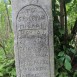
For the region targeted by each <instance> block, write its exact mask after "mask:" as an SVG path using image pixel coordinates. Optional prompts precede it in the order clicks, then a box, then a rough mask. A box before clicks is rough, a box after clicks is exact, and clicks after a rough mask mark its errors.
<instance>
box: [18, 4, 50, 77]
mask: <svg viewBox="0 0 77 77" xmlns="http://www.w3.org/2000/svg"><path fill="white" fill-rule="evenodd" d="M48 37H49V36H48V18H47V14H46V12H45V11H44V9H43V8H42V7H40V6H37V5H27V6H25V7H23V8H22V9H21V10H20V11H19V12H18V15H17V42H18V53H19V63H20V64H19V65H20V72H21V71H22V72H21V75H20V76H21V77H50V76H49V50H48Z"/></svg>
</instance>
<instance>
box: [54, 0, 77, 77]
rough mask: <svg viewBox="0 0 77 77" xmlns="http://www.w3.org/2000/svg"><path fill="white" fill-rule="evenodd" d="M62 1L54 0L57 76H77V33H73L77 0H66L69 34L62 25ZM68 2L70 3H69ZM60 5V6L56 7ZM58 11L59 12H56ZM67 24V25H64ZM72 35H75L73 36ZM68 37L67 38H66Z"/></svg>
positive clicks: (76, 15)
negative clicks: (76, 35) (76, 37)
mask: <svg viewBox="0 0 77 77" xmlns="http://www.w3.org/2000/svg"><path fill="white" fill-rule="evenodd" d="M60 1H61V0H55V1H54V0H53V3H54V4H53V17H54V21H53V22H54V23H53V25H54V50H55V72H56V77H77V68H76V67H77V62H76V61H77V60H76V59H77V50H76V41H75V35H73V34H71V30H72V28H73V26H74V22H75V19H76V18H77V11H76V8H77V0H65V3H66V5H65V6H66V12H67V22H68V23H67V25H68V28H67V30H68V34H67V36H65V33H66V32H65V28H61V25H60V16H61V15H60V10H59V9H60V4H59V3H60ZM67 3H68V4H67ZM56 5H58V6H59V7H56ZM56 13H57V14H56ZM64 26H65V25H64ZM72 36H74V37H73V38H72ZM66 37H67V39H66ZM70 38H71V39H70Z"/></svg>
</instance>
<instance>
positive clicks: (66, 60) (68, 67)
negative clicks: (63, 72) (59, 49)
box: [64, 59, 72, 71]
mask: <svg viewBox="0 0 77 77" xmlns="http://www.w3.org/2000/svg"><path fill="white" fill-rule="evenodd" d="M64 66H65V68H66V69H67V70H68V71H70V70H71V68H72V66H71V62H70V61H69V60H68V59H65V62H64Z"/></svg>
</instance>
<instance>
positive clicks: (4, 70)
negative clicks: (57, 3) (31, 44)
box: [0, 0, 16, 77]
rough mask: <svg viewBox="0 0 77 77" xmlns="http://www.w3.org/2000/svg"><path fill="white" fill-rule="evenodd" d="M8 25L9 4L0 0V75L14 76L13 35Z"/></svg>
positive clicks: (9, 20)
mask: <svg viewBox="0 0 77 77" xmlns="http://www.w3.org/2000/svg"><path fill="white" fill-rule="evenodd" d="M4 1H6V2H5V3H4ZM7 12H8V13H7ZM9 23H10V24H9ZM10 26H11V5H10V4H9V1H8V0H0V77H16V70H15V62H14V41H13V40H14V36H13V32H12V31H10V29H11V27H10Z"/></svg>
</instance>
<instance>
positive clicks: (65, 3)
mask: <svg viewBox="0 0 77 77" xmlns="http://www.w3.org/2000/svg"><path fill="white" fill-rule="evenodd" d="M52 2H53V4H52V12H53V26H54V53H55V75H56V76H55V77H77V38H76V31H77V19H76V18H77V0H52ZM11 15H12V9H11V1H10V0H0V77H16V71H15V61H14V36H13V30H12V16H11Z"/></svg>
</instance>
